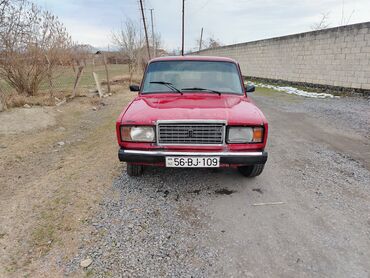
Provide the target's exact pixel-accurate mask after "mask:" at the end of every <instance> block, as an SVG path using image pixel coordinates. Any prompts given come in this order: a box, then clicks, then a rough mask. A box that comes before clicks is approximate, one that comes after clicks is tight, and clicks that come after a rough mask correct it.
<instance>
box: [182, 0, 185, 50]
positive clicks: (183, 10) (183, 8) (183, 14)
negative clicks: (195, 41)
mask: <svg viewBox="0 0 370 278" xmlns="http://www.w3.org/2000/svg"><path fill="white" fill-rule="evenodd" d="M184 19H185V0H182V47H181V55H182V56H184Z"/></svg>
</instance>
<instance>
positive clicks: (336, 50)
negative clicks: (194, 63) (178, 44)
mask: <svg viewBox="0 0 370 278" xmlns="http://www.w3.org/2000/svg"><path fill="white" fill-rule="evenodd" d="M193 54H199V55H211V56H224V57H230V58H233V59H235V60H237V61H238V62H239V63H240V66H241V69H242V72H243V75H244V76H250V77H257V78H267V79H273V80H285V81H290V82H304V83H310V84H318V85H329V86H337V87H346V88H353V89H363V90H370V22H366V23H359V24H353V25H347V26H341V27H335V28H330V29H325V30H320V31H313V32H306V33H300V34H295V35H289V36H284V37H278V38H272V39H265V40H259V41H254V42H247V43H240V44H234V45H227V46H223V47H220V48H216V49H205V50H202V51H199V52H195V53H193Z"/></svg>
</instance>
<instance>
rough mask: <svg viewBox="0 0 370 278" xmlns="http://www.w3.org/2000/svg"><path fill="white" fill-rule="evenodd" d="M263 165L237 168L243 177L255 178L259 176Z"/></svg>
mask: <svg viewBox="0 0 370 278" xmlns="http://www.w3.org/2000/svg"><path fill="white" fill-rule="evenodd" d="M264 167H265V164H255V165H250V166H240V167H238V170H239V172H240V173H241V174H242V175H243V176H245V177H250V178H252V177H257V176H259V175H261V173H262V171H263V168H264Z"/></svg>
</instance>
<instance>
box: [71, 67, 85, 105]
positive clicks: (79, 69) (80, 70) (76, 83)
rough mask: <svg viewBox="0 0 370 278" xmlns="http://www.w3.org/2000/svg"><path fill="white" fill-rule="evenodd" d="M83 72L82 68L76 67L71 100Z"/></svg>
mask: <svg viewBox="0 0 370 278" xmlns="http://www.w3.org/2000/svg"><path fill="white" fill-rule="evenodd" d="M83 70H84V66H79V67H78V70H77V74H76V80H75V84H74V86H73V92H72V98H74V97H75V96H76V94H77V86H78V83H80V80H81V77H82V72H83Z"/></svg>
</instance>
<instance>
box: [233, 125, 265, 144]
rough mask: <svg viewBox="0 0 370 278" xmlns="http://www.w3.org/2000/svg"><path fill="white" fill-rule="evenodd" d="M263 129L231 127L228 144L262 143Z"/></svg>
mask: <svg viewBox="0 0 370 278" xmlns="http://www.w3.org/2000/svg"><path fill="white" fill-rule="evenodd" d="M262 141H263V127H242V126H240V127H239V126H238V127H229V130H228V136H227V142H228V143H261V142H262Z"/></svg>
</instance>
